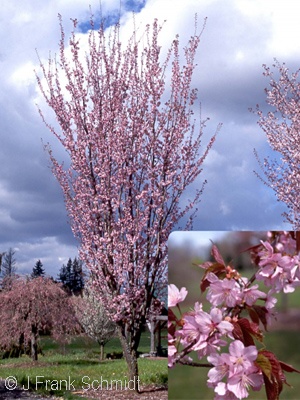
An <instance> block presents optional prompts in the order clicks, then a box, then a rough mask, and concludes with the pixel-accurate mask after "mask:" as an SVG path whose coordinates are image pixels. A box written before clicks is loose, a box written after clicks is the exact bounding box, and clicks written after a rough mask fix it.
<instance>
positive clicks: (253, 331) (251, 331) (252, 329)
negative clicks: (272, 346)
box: [238, 318, 263, 346]
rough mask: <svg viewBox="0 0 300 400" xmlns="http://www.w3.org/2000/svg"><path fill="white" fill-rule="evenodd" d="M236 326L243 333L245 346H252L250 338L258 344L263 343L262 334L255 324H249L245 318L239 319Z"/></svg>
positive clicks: (252, 342)
mask: <svg viewBox="0 0 300 400" xmlns="http://www.w3.org/2000/svg"><path fill="white" fill-rule="evenodd" d="M238 324H239V325H240V327H241V329H242V331H243V335H244V339H245V341H244V344H245V346H251V345H254V341H253V338H252V336H253V337H255V339H257V340H258V341H260V342H262V341H263V334H262V332H261V330H260V329H259V326H258V325H257V324H255V323H254V322H250V321H249V320H248V319H247V318H241V319H239V320H238Z"/></svg>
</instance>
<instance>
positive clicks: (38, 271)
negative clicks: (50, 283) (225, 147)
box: [31, 260, 45, 278]
mask: <svg viewBox="0 0 300 400" xmlns="http://www.w3.org/2000/svg"><path fill="white" fill-rule="evenodd" d="M44 275H45V270H44V268H43V263H42V262H41V260H38V261H37V262H36V264H35V266H34V267H33V269H32V273H31V278H38V277H39V276H44Z"/></svg>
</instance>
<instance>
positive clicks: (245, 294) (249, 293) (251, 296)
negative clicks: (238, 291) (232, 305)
mask: <svg viewBox="0 0 300 400" xmlns="http://www.w3.org/2000/svg"><path fill="white" fill-rule="evenodd" d="M257 288H258V285H253V286H251V287H249V288H246V289H244V290H243V291H242V299H243V301H244V302H245V303H246V304H247V305H248V306H253V304H254V303H255V302H256V300H258V299H259V298H263V299H264V298H266V297H267V295H266V293H264V292H261V291H260V290H257Z"/></svg>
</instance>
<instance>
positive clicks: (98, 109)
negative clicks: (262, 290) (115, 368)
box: [37, 17, 218, 379]
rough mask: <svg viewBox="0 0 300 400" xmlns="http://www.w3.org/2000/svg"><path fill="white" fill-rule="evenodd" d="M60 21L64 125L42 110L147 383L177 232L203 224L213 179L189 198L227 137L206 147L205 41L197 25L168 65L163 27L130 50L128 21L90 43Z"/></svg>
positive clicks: (133, 359) (68, 198)
mask: <svg viewBox="0 0 300 400" xmlns="http://www.w3.org/2000/svg"><path fill="white" fill-rule="evenodd" d="M59 19H60V29H61V40H60V46H59V49H60V52H59V57H58V59H56V58H54V59H53V58H51V57H50V59H49V60H48V63H47V62H42V61H41V62H40V68H41V73H40V74H38V73H37V82H38V84H39V87H40V90H41V93H42V94H43V97H44V98H45V100H46V102H47V104H48V106H49V107H50V108H51V109H52V110H53V111H54V113H55V116H56V120H57V122H58V125H59V128H57V127H56V126H54V125H53V124H51V123H49V122H47V121H46V118H45V117H44V114H43V112H42V111H41V110H40V114H41V116H42V118H43V120H44V122H45V124H46V125H47V127H48V128H49V129H50V131H51V132H52V133H53V135H54V136H55V137H56V138H57V139H58V141H59V142H60V144H61V145H62V146H63V147H64V149H65V150H66V152H67V154H68V156H69V162H70V165H69V167H65V166H64V165H63V164H61V163H60V162H59V161H58V160H57V158H56V157H55V155H54V153H53V151H52V149H51V147H50V146H49V145H47V146H46V150H47V151H48V152H49V155H50V159H51V163H52V168H53V173H54V175H55V176H56V178H57V180H58V182H59V183H60V186H61V188H62V190H63V193H64V196H65V203H66V208H67V211H68V215H69V218H70V223H71V227H72V230H73V233H74V235H75V237H76V238H78V240H79V243H80V259H81V260H83V261H84V263H85V265H86V266H87V268H88V269H89V270H90V273H91V276H92V278H93V288H94V291H95V294H96V296H97V297H98V299H99V301H101V304H103V306H104V308H105V310H106V312H107V313H108V315H109V317H110V318H112V319H113V320H114V321H115V323H116V324H117V329H118V335H119V337H120V340H121V343H122V348H123V352H124V356H125V359H126V361H127V363H128V367H129V377H130V379H137V376H138V366H137V349H138V346H139V342H140V337H141V332H142V328H143V325H144V324H145V322H146V319H147V318H148V317H149V315H150V314H151V313H157V312H158V311H159V308H160V307H161V297H160V291H161V290H162V289H165V288H166V284H167V240H168V236H169V234H170V233H171V231H172V229H174V227H176V226H177V224H178V221H179V220H180V219H181V218H182V217H184V216H185V217H186V218H187V216H189V218H187V220H188V221H191V220H192V218H193V216H194V207H195V205H196V204H197V203H198V202H199V200H200V196H201V194H202V192H203V187H204V184H205V181H203V182H202V183H201V184H199V183H198V185H199V186H198V190H196V191H195V193H193V194H192V199H191V200H189V201H188V202H186V203H187V204H186V205H184V206H183V207H181V206H180V199H181V198H182V195H183V194H184V192H185V190H186V189H187V188H188V187H189V186H190V185H191V184H192V183H193V182H194V181H195V179H196V178H197V177H198V176H199V174H200V173H201V172H202V166H203V162H204V160H205V158H206V157H207V154H208V152H209V150H210V148H211V147H212V145H213V142H214V140H215V137H216V133H217V131H216V132H215V133H214V134H213V135H212V136H211V138H210V140H209V142H208V144H207V145H206V146H204V147H203V146H202V135H203V129H204V127H205V123H206V121H203V120H200V121H199V122H197V121H196V120H195V119H194V117H193V114H194V107H195V105H196V100H197V90H196V89H193V88H192V86H191V80H192V75H193V72H194V68H195V56H196V50H197V47H198V45H199V42H200V37H201V33H200V34H198V33H197V32H196V29H195V34H194V35H193V36H192V37H191V38H190V40H189V42H188V44H187V45H186V47H185V48H184V50H183V54H181V52H180V46H179V38H178V36H176V37H175V39H174V40H173V41H172V42H171V45H170V47H169V48H168V49H166V53H165V57H164V59H163V60H162V56H161V47H160V45H159V42H158V39H159V35H160V32H161V29H162V28H161V26H159V24H158V22H157V20H154V22H153V23H152V24H151V25H147V26H146V27H145V30H144V31H143V32H137V31H136V30H134V32H133V33H132V36H131V37H130V38H129V40H128V41H127V42H126V43H121V42H120V39H119V38H120V30H121V27H120V25H119V24H116V25H115V26H113V27H111V28H110V29H109V30H108V31H106V30H104V27H103V24H102V25H101V26H100V28H99V29H95V28H94V25H93V21H91V30H90V31H89V33H88V34H87V35H86V36H85V37H83V35H80V37H79V35H78V34H77V33H76V29H77V21H76V20H75V21H73V22H74V29H73V32H72V33H71V35H70V37H69V39H68V42H67V43H66V42H65V33H64V28H63V23H62V19H61V17H59ZM195 25H196V24H195ZM182 56H183V57H182ZM182 58H183V60H182ZM200 119H201V118H200ZM217 130H218V129H217ZM181 204H182V203H181ZM154 294H155V295H154Z"/></svg>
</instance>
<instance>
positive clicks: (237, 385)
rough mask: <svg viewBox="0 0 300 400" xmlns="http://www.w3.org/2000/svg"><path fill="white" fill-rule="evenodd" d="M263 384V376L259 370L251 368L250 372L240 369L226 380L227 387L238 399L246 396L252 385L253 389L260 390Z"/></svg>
mask: <svg viewBox="0 0 300 400" xmlns="http://www.w3.org/2000/svg"><path fill="white" fill-rule="evenodd" d="M262 384H263V377H262V374H261V373H260V372H257V370H256V369H255V367H254V368H252V371H251V373H249V371H248V372H246V371H241V373H238V374H235V375H232V376H231V377H229V379H228V382H227V389H228V390H229V391H231V392H232V393H234V394H235V396H236V397H237V398H238V399H244V398H246V397H248V395H249V393H248V390H249V387H250V386H252V388H253V389H254V390H260V388H261V386H262Z"/></svg>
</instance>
